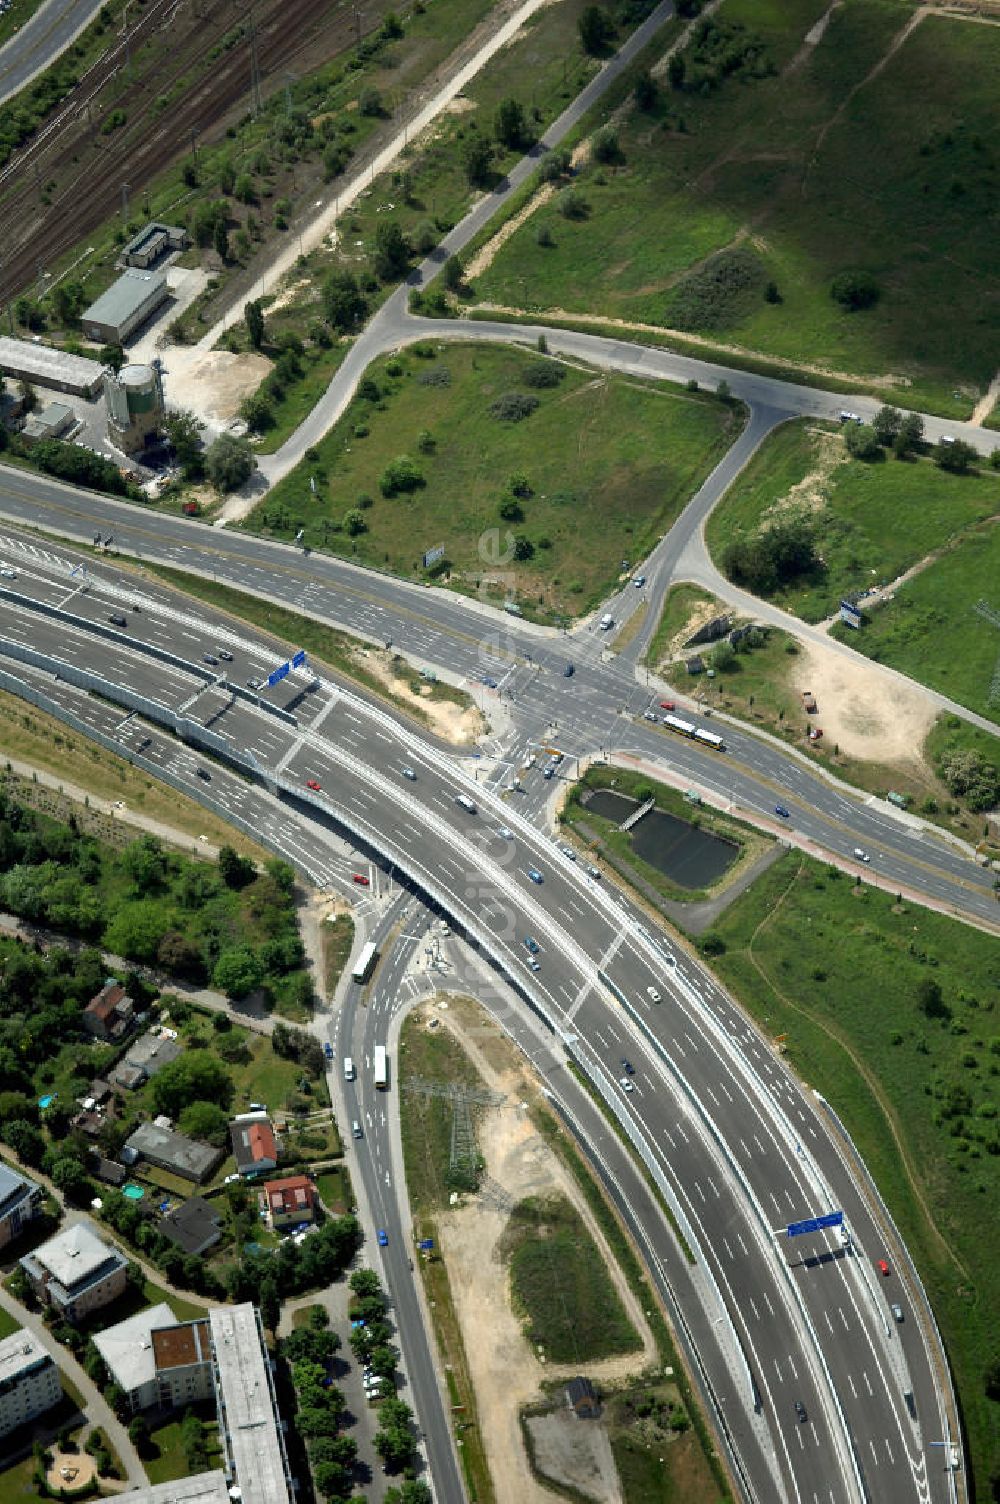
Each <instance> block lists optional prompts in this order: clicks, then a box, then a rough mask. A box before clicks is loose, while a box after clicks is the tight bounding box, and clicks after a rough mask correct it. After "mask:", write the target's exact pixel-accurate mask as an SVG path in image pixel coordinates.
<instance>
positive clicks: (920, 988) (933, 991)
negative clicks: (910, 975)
mask: <svg viewBox="0 0 1000 1504" xmlns="http://www.w3.org/2000/svg"><path fill="white" fill-rule="evenodd" d="M916 999H917V1006H918V1007H919V1008H920V1010H921V1012H923V1013H925V1014H926V1015H927V1017H928V1018H948V1017H950V1009H949V1008H948V1004H947V1003H946V1002H945V1000H944V997H943V995H942V992H941V985H940V983H939V982H936V981H935V980H934V978H933V977H922V978H921V979H920V981H919V982H918V983H917V991H916Z"/></svg>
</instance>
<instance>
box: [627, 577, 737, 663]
mask: <svg viewBox="0 0 1000 1504" xmlns="http://www.w3.org/2000/svg"><path fill="white" fill-rule="evenodd" d="M713 602H714V603H715V604H716V605H717V606H718V608H719V611H718V614H721V613H722V611H723V609H724V607H723V605H722V602H721V601H716V600H715V597H714V596H712V595H710V594H709V593H708V591H707V590H701V589H700V588H699V587H698V586H697V585H671V587H670V589H669V590H668V591H667V594H666V598H665V599H664V602H663V610H662V611H661V613H660V620H659V622H658V623H657V627H656V631H655V632H654V633H653V636H652V638H651V639H650V643H649V647H648V648H647V649H646V656H645V660H644V661H645V662H646V663H648V664H649V666H650V668H652V669H656V668H659V666H660V664H661V663H663V662H664V661H665V659H666V655H667V653H668V648H669V644H670V642H671V640H672V639H673V638H674V637H676V636H677V634H678V633H679V632H681V631H682V630H683V629H684V628H685V627H687V625H688V623H689V621H690V619H691V616H692V614H693V613H694V612H695V611H696V610H698V609H699V608H700V607H702V606H707V605H711V604H712V603H713Z"/></svg>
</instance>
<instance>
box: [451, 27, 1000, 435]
mask: <svg viewBox="0 0 1000 1504" xmlns="http://www.w3.org/2000/svg"><path fill="white" fill-rule="evenodd" d="M826 10H827V5H826V0H788V3H785V4H782V5H777V4H772V3H766V4H765V3H762V0H725V3H724V4H723V6H722V7H721V9H720V10H719V11H718V12H717V13H716V16H715V18H714V20H715V21H718V22H721V23H722V24H723V25H725V26H728V25H729V24H730V23H739V24H741V25H742V26H744V27H745V28H746V30H745V32H744V34H743V35H744V38H746V37H747V36H749V37H750V38H751V39H753V40H756V41H758V42H759V43H760V44H761V55H762V59H763V62H764V64H765V66H766V67H770V68H771V69H773V72H772V73H771V75H770V76H767V77H762V78H752V77H751V76H749V73H748V72H747V71H746V70H743V71H740V72H738V73H737V74H736V75H735V76H732V77H728V78H726V79H724V80H723V81H722V82H721V83H720V84H718V85H717V86H716V87H714V88H710V89H709V90H708V91H707V92H702V91H701V90H700V89H698V88H694V89H691V88H683V89H680V90H677V89H673V88H671V86H670V85H669V83H667V82H666V80H664V82H663V85H662V87H661V89H660V93H659V97H658V99H657V101H656V103H655V104H654V105H653V107H652V108H650V109H648V110H645V111H643V110H640V109H638V108H633V109H632V110H631V112H630V114H629V116H628V118H627V119H626V121H625V123H624V125H623V127H622V129H621V130H620V133H619V135H620V145H621V147H622V151H623V155H624V161H623V163H622V164H621V165H619V166H613V165H611V166H609V165H591V166H590V167H588V168H585V169H584V170H583V171H582V172H581V173H580V174H579V176H578V179H577V182H576V185H575V186H576V188H577V190H578V191H579V193H580V194H581V195H582V196H583V198H584V199H585V201H586V203H587V206H588V208H589V214H588V216H587V217H586V218H583V219H580V220H578V221H570V220H567V219H564V218H563V217H562V216H561V214H560V213H559V212H558V210H557V207H556V206H555V205H553V204H551V203H550V204H548V205H546V206H544V207H542V208H539V209H537V210H536V212H535V213H534V214H533V215H532V216H531V217H530V218H529V219H528V220H527V222H526V223H525V224H524V225H523V226H522V227H521V228H520V229H519V230H518V231H517V232H516V233H515V234H514V235H513V236H512V237H511V238H510V239H509V240H508V241H507V242H506V244H505V245H504V246H503V248H502V249H501V251H500V252H499V254H498V256H497V258H496V260H495V261H494V263H493V265H492V267H491V268H489V270H488V271H486V272H485V273H483V274H482V275H481V276H479V277H478V278H477V279H476V293H477V295H478V297H480V298H482V299H483V300H486V301H492V302H497V303H500V304H502V305H505V306H509V307H524V308H526V309H527V310H528V311H530V312H535V311H537V310H544V309H552V308H561V309H566V310H568V311H569V312H571V313H572V312H580V313H587V314H595V313H596V314H604V315H609V316H613V317H617V318H624V319H627V320H635V321H641V322H645V323H649V324H653V325H659V326H665V327H676V328H681V329H685V330H687V331H689V332H690V333H691V334H692V335H701V336H703V337H704V338H706V339H708V340H710V341H717V342H719V343H720V344H732V345H734V346H736V347H738V348H739V349H740V350H746V351H755V352H758V353H762V354H767V355H770V356H774V357H778V358H781V359H787V360H788V361H790V362H798V363H802V364H815V365H817V366H819V367H822V368H824V369H826V370H829V371H839V372H846V373H850V374H853V375H856V376H858V377H861V378H865V379H868V380H877V379H888V380H889V383H890V385H891V386H892V387H894V388H895V391H896V395H897V397H898V398H899V399H900V400H906V402H907V403H908V405H911V406H917V407H926V406H931V405H933V406H934V407H935V408H936V409H937V410H939V411H942V412H946V413H956V414H958V413H963V412H964V413H967V412H968V411H969V409H970V406H971V400H970V399H971V398H973V397H974V395H976V394H977V393H979V392H980V391H981V390H983V389H984V388H985V386H986V384H987V383H988V381H989V380H990V378H991V376H992V375H993V373H994V369H995V366H996V346H995V338H994V335H993V333H992V332H991V331H993V330H995V327H996V321H997V302H998V292H997V289H998V287H1000V276H998V273H1000V242H998V237H997V236H996V233H995V226H994V223H993V219H992V212H993V205H994V203H995V189H994V186H993V174H994V172H995V167H996V161H997V141H996V133H995V80H996V76H997V71H998V69H1000V34H998V33H997V31H996V29H995V28H987V27H983V26H977V25H967V24H963V23H961V22H957V21H953V20H950V19H944V18H941V17H936V16H927V17H925V18H924V19H923V20H922V21H921V23H920V25H919V26H918V27H917V28H916V30H915V31H914V32H913V34H912V35H911V36H910V37H909V38H908V39H907V40H906V41H905V43H903V45H902V46H901V47H900V48H899V50H898V51H896V52H895V53H894V55H893V56H891V57H890V58H889V61H888V62H887V63H886V66H885V68H884V70H883V71H881V72H880V73H879V74H878V76H877V78H876V79H874V80H873V81H872V82H871V83H866V82H865V80H866V77H867V75H868V73H869V72H870V70H871V69H872V68H873V67H874V65H875V64H876V63H878V62H879V61H880V60H882V59H883V58H884V57H885V56H886V54H887V51H888V49H889V48H890V46H891V45H892V43H893V41H894V39H895V38H897V37H898V35H899V33H900V31H901V30H902V28H903V26H904V25H905V24H906V23H907V22H908V21H909V20H910V18H911V17H912V14H913V10H912V7H911V6H910V5H909V4H906V3H903V0H846V3H845V4H843V5H842V6H840V7H838V8H837V9H835V10H834V11H833V12H832V14H831V16H830V19H829V24H828V25H827V28H826V31H825V33H824V35H823V37H822V40H821V41H820V42H819V44H818V45H817V46H816V47H815V48H813V49H812V50H811V52H808V53H807V55H805V56H804V57H803V59H802V61H801V63H800V65H799V66H798V67H796V68H795V69H794V70H793V71H792V72H787V71H786V70H787V69H788V66H789V64H790V63H791V61H792V59H793V57H794V56H795V54H796V53H797V51H798V50H799V48H800V46H801V45H802V43H803V40H804V38H805V36H806V34H807V32H808V31H809V29H810V27H811V26H812V25H813V24H814V23H815V21H816V20H817V19H818V18H819V17H820V16H821V15H822V14H823V13H824V12H825V11H826ZM692 66H693V64H692V61H691V54H690V49H689V52H688V69H689V77H690V73H691V70H692ZM543 224H544V225H545V226H547V227H548V229H549V231H550V232H551V237H552V240H553V242H554V244H552V245H550V246H545V245H541V244H539V239H538V231H539V227H540V226H541V225H543ZM734 243H737V244H738V245H739V249H740V254H741V260H742V273H741V276H740V277H739V278H738V279H737V280H735V281H730V282H728V283H726V284H725V285H724V286H722V285H719V286H716V287H715V289H714V290H709V291H708V292H707V293H706V289H705V284H704V280H703V279H702V280H700V281H696V282H692V281H691V280H690V278H689V276H688V273H689V271H690V269H691V268H693V267H697V266H698V264H699V263H700V262H702V261H703V260H704V258H706V257H707V256H709V255H710V254H712V253H714V252H717V251H719V250H722V249H723V248H726V247H731V246H733V245H734ZM853 270H863V271H866V272H869V273H871V274H872V275H873V276H874V277H875V279H876V281H877V283H878V285H879V287H880V289H881V297H880V299H879V301H878V303H877V304H876V305H875V306H874V307H871V308H868V309H866V310H863V311H860V312H848V311H845V310H844V309H842V308H841V307H840V305H839V304H838V303H836V302H835V301H834V300H833V299H832V297H831V295H830V284H831V282H832V280H833V278H834V277H835V276H836V275H837V274H838V273H840V272H842V271H853ZM769 282H773V283H774V284H775V285H776V288H777V293H778V299H779V300H780V301H768V300H767V299H766V298H765V296H764V292H765V289H766V287H767V284H768V283H769ZM955 392H958V394H959V395H958V396H957V397H956V396H955V395H954V393H955Z"/></svg>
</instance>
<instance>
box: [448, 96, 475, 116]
mask: <svg viewBox="0 0 1000 1504" xmlns="http://www.w3.org/2000/svg"><path fill="white" fill-rule="evenodd" d="M478 108H479V106H478V105H477V104H476V101H475V100H474V99H469V98H468V96H467V95H465V94H456V95H455V98H454V99H452V100H450V101H449V103H448V104H446V105H445V107H444V111H443V113H444V114H445V115H468V114H469V113H470V112H471V111H473V110H478Z"/></svg>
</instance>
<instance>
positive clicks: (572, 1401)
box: [566, 1378, 601, 1420]
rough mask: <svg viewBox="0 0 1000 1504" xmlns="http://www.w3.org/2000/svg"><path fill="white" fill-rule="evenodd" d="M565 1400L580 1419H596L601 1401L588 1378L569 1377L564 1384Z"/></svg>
mask: <svg viewBox="0 0 1000 1504" xmlns="http://www.w3.org/2000/svg"><path fill="white" fill-rule="evenodd" d="M566 1400H567V1403H568V1404H569V1407H570V1409H571V1410H572V1411H574V1413H575V1414H576V1415H577V1416H579V1418H580V1420H597V1418H598V1416H599V1415H600V1413H601V1402H600V1400H599V1399H598V1398H597V1395H596V1394H595V1392H594V1386H593V1384H592V1383H591V1382H590V1380H589V1379H583V1378H576V1379H570V1381H569V1383H568V1384H567V1385H566Z"/></svg>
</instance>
